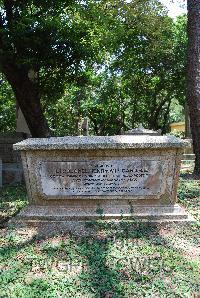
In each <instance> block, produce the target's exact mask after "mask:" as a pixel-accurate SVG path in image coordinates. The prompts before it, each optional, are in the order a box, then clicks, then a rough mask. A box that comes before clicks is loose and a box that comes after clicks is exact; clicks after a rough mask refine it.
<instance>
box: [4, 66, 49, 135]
mask: <svg viewBox="0 0 200 298" xmlns="http://www.w3.org/2000/svg"><path fill="white" fill-rule="evenodd" d="M3 72H4V74H5V76H6V78H7V80H8V81H9V83H10V84H11V86H12V89H13V91H14V93H15V97H16V100H17V103H18V104H19V106H20V108H21V110H22V113H23V115H24V118H25V119H26V122H27V125H28V127H29V129H30V132H31V135H32V137H34V138H42V137H49V136H50V129H49V127H48V124H47V121H46V119H45V117H44V115H43V112H42V108H41V103H40V96H39V91H38V86H37V84H36V83H35V82H34V80H33V79H30V78H29V76H28V71H27V70H25V69H23V68H21V69H19V68H18V67H16V66H15V65H12V64H9V63H5V64H4V65H3Z"/></svg>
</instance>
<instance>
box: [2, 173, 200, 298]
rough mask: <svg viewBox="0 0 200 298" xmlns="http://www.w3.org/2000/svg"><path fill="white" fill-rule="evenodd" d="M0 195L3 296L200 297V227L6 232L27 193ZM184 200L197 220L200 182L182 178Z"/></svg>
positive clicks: (95, 226) (94, 226) (98, 225)
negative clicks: (7, 222)
mask: <svg viewBox="0 0 200 298" xmlns="http://www.w3.org/2000/svg"><path fill="white" fill-rule="evenodd" d="M0 196H1V198H2V202H1V204H0V207H1V216H2V219H3V221H4V222H3V224H4V228H2V229H1V230H0V233H1V254H0V259H1V263H0V264H1V265H0V268H1V271H2V273H1V276H0V287H1V291H0V297H25V298H31V297H32V298H36V297H45V298H47V297H52V298H54V297H56V298H57V297H75V298H76V297H85V298H86V297H88V298H90V297H91V298H92V297H95V298H98V297H99V298H100V297H104V298H111V297H112V298H115V297H137V298H139V297H152V298H153V297H167V298H168V297H188V298H189V297H195V295H196V297H199V296H197V295H199V293H200V288H199V277H200V274H199V273H200V272H199V265H200V264H199V258H198V252H199V242H198V236H199V224H198V223H193V224H188V225H184V226H183V225H172V224H171V225H165V226H163V225H159V226H158V225H157V226H148V227H147V226H146V225H145V224H141V223H138V224H135V225H132V224H131V223H129V222H127V221H124V220H121V221H120V222H119V223H118V225H116V224H115V223H113V222H109V223H106V224H105V223H103V222H102V221H99V222H94V223H91V224H90V229H91V230H92V232H91V234H87V235H72V234H70V233H68V234H65V233H63V234H59V235H54V236H41V235H39V234H37V233H36V234H34V233H32V232H31V231H29V230H11V229H7V228H6V227H5V220H6V218H8V217H10V216H12V215H13V214H15V213H16V212H17V211H18V210H19V209H21V208H22V207H23V206H24V205H25V204H26V191H25V189H24V188H23V187H21V186H19V187H7V188H3V189H2V190H1V193H0ZM178 197H179V201H180V203H181V204H182V205H184V206H185V207H186V208H187V209H188V210H189V211H190V212H191V213H193V215H194V216H195V217H196V218H197V217H198V199H199V197H200V182H199V181H197V180H189V179H186V176H184V175H182V177H181V180H180V185H179V191H178ZM3 224H2V225H3Z"/></svg>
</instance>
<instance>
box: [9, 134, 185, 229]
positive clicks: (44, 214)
mask: <svg viewBox="0 0 200 298" xmlns="http://www.w3.org/2000/svg"><path fill="white" fill-rule="evenodd" d="M186 146H188V144H187V143H186V142H184V141H183V140H181V139H178V138H175V137H173V136H146V135H145V136H127V135H126V136H125V135H124V136H110V137H100V136H99V137H63V138H48V139H27V140H25V141H23V142H20V143H17V144H15V145H14V149H16V150H20V151H21V157H22V162H23V168H24V174H25V180H26V186H27V190H28V195H29V201H30V204H29V206H28V207H26V208H25V209H24V210H22V211H21V212H20V213H19V214H18V216H17V217H16V218H15V220H18V221H20V220H21V221H23V222H29V223H33V224H35V223H37V222H38V223H39V222H40V223H41V222H43V221H44V222H46V221H47V222H57V223H59V222H65V221H69V220H73V221H74V220H91V219H96V218H99V217H101V218H105V219H119V218H122V217H125V218H129V219H131V218H134V219H141V220H147V221H148V220H149V221H170V220H172V221H177V220H178V221H179V220H187V218H188V216H187V213H186V212H185V210H184V209H183V208H181V207H180V206H179V205H177V204H176V192H177V185H178V180H179V171H180V165H181V157H182V152H183V149H184V148H185V147H186Z"/></svg>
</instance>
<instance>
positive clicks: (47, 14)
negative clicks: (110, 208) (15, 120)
mask: <svg viewBox="0 0 200 298" xmlns="http://www.w3.org/2000/svg"><path fill="white" fill-rule="evenodd" d="M98 8H99V4H98V3H96V1H88V2H82V1H61V0H59V1H36V0H29V1H14V0H4V1H0V69H1V71H2V72H3V73H4V75H5V76H6V78H7V80H8V82H9V83H10V85H11V86H12V89H13V91H14V94H15V97H16V100H17V102H18V104H19V106H20V108H21V110H22V112H23V114H24V117H25V119H26V121H27V124H28V127H29V129H30V131H31V134H32V136H33V137H46V136H49V135H50V130H49V127H48V124H47V121H46V119H45V117H44V113H43V110H42V105H41V98H45V97H56V98H57V97H58V95H61V94H63V92H64V88H65V84H66V81H68V82H70V81H74V80H75V78H77V77H79V73H80V72H81V71H82V70H83V69H85V68H86V67H87V64H88V65H90V63H94V60H95V58H94V57H96V58H97V60H98V58H99V57H100V55H102V54H103V47H102V51H101V52H100V53H99V51H98V50H99V42H100V40H101V43H102V46H103V39H102V38H101V37H102V36H103V35H104V32H103V29H102V28H103V25H104V23H106V22H104V19H105V18H104V17H103V14H102V15H101V11H100V10H99V9H98ZM97 12H98V13H97ZM101 16H102V18H101ZM98 24H100V29H101V31H100V30H99V27H98ZM105 38H106V37H105V36H104V39H105ZM98 54H99V55H98ZM81 79H82V81H83V80H84V79H85V78H82V77H81Z"/></svg>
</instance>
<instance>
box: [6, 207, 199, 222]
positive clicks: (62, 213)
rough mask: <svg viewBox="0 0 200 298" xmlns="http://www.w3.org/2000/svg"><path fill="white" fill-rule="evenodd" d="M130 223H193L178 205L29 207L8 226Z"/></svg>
mask: <svg viewBox="0 0 200 298" xmlns="http://www.w3.org/2000/svg"><path fill="white" fill-rule="evenodd" d="M99 219H102V220H120V219H126V220H132V221H141V222H158V223H161V222H182V221H194V219H193V218H192V217H191V216H190V215H188V213H187V211H186V210H185V209H184V208H183V207H181V206H180V205H178V204H175V205H174V206H143V207H140V206H132V208H131V212H130V209H128V208H127V206H117V208H113V207H112V209H111V208H107V209H105V210H104V209H100V208H99V209H94V208H91V207H85V208H84V209H83V208H78V206H76V207H73V206H72V207H69V206H68V207H66V206H58V207H56V206H54V207H53V208H52V207H50V206H38V205H37V206H35V205H29V206H27V207H26V208H24V209H23V210H22V211H21V212H20V213H19V214H18V215H17V216H15V217H14V218H13V219H12V220H11V221H10V223H13V224H14V223H16V222H21V223H23V222H24V223H26V224H30V225H37V223H48V222H49V223H61V222H63V223H65V222H68V221H69V222H70V221H77V222H78V221H82V222H85V221H93V220H99Z"/></svg>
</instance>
